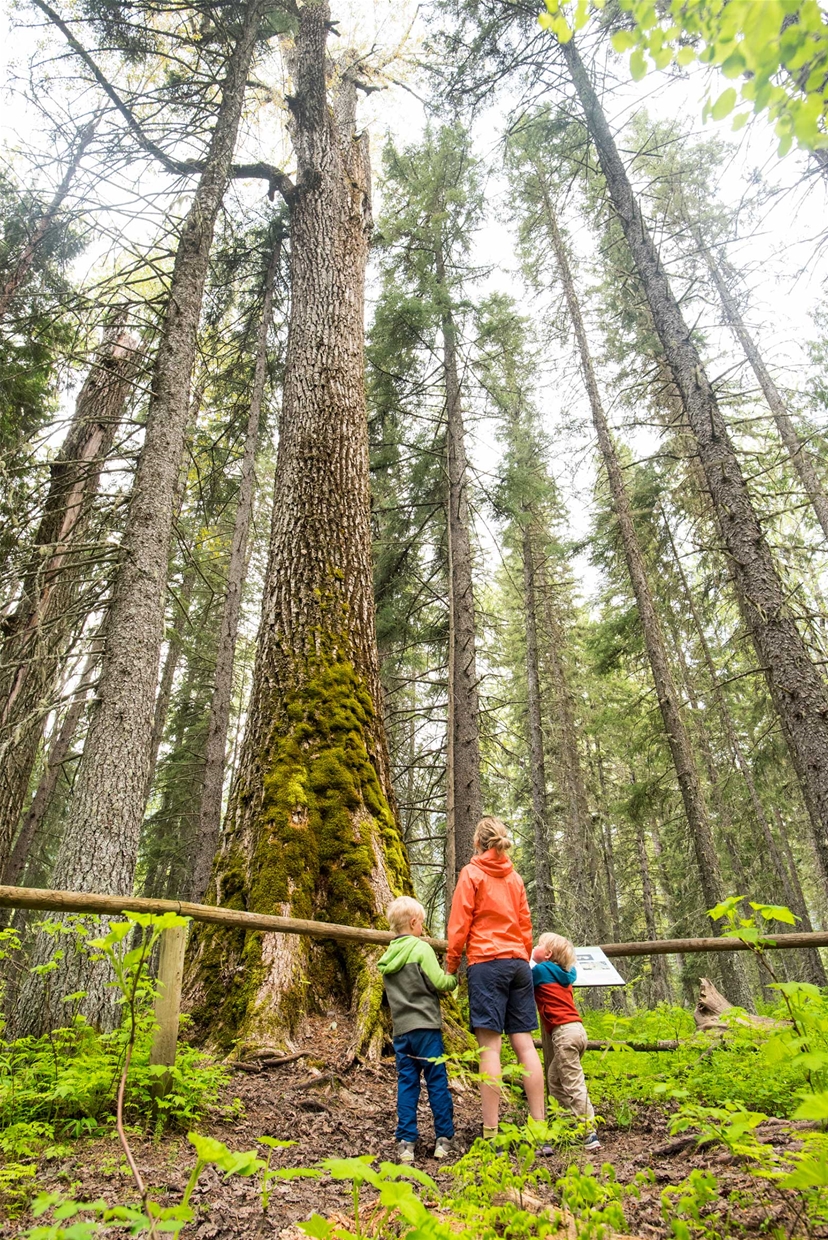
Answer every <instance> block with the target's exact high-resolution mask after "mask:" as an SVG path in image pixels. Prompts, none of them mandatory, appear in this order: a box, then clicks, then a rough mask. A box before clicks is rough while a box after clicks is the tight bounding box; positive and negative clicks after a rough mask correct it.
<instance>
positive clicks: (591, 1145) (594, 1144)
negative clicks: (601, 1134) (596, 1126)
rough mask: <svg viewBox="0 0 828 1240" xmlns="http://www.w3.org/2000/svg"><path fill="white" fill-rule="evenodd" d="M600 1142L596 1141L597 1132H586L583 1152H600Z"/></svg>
mask: <svg viewBox="0 0 828 1240" xmlns="http://www.w3.org/2000/svg"><path fill="white" fill-rule="evenodd" d="M600 1148H601V1142H600V1141H599V1140H598V1133H597V1132H588V1133H587V1135H586V1138H585V1140H584V1149H585V1150H600Z"/></svg>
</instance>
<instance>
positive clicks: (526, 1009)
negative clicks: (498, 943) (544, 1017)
mask: <svg viewBox="0 0 828 1240" xmlns="http://www.w3.org/2000/svg"><path fill="white" fill-rule="evenodd" d="M468 979H469V1024H470V1025H471V1027H472V1029H491V1030H493V1031H494V1032H495V1033H531V1032H532V1031H533V1030H534V1029H537V1027H538V1009H537V1008H536V1007H535V988H534V986H533V985H532V970H531V969H530V968H529V963H528V961H526V960H515V959H510V960H482V961H481V962H480V963H479V964H470V965H469V971H468Z"/></svg>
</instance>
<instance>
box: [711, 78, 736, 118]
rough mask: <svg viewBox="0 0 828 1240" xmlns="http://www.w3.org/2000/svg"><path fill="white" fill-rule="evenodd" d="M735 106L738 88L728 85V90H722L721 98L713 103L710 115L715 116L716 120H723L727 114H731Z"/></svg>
mask: <svg viewBox="0 0 828 1240" xmlns="http://www.w3.org/2000/svg"><path fill="white" fill-rule="evenodd" d="M735 107H736V89H735V87H733V86H728V88H727V90H724V91H722V93H721V94H720V95H719V98H718V99H717V100H716V102H715V103H714V104H713V107H712V108H711V111H710V115H711V116H712V117H713V120H714V121H723V120H724V118H725V117H726V116H729V115H730V113H731V112H732V111H733V109H734V108H735Z"/></svg>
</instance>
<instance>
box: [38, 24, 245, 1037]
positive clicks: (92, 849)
mask: <svg viewBox="0 0 828 1240" xmlns="http://www.w3.org/2000/svg"><path fill="white" fill-rule="evenodd" d="M264 8H265V0H249V3H248V5H247V6H246V8H245V10H244V16H243V20H242V24H241V29H240V31H239V35H238V38H237V42H236V44H235V46H234V48H233V51H232V53H231V55H230V57H229V61H228V66H227V75H226V77H225V80H224V83H223V87H222V101H221V105H220V107H219V111H218V116H217V119H216V124H215V127H214V129H213V132H212V135H211V138H210V144H209V147H208V151H207V156H206V159H205V161H204V168H203V171H202V173H201V176H200V178H199V182H198V186H197V188H196V190H195V193H194V195H193V200H192V203H191V205H190V208H189V211H188V212H187V216H186V219H185V221H184V225H183V228H182V231H181V235H180V237H179V242H178V248H177V251H176V257H175V264H174V267H173V275H172V280H171V284H170V295H169V301H168V306H167V311H166V315H165V318H164V322H163V325H162V328H161V335H160V343H159V348H158V353H157V355H156V359H155V365H154V370H153V377H152V389H151V395H150V403H149V411H148V417H147V427H146V433H145V438H144V446H143V449H142V452H141V456H140V459H139V462H138V468H137V470H136V475H135V482H134V484H133V491H132V498H131V501H130V506H129V512H128V515H127V520H126V527H125V530H124V538H123V544H122V549H121V557H120V562H119V568H118V573H117V577H116V581H115V586H114V591H113V599H112V604H111V610H110V614H109V622H108V626H107V633H106V647H105V650H104V657H103V664H102V670H101V679H100V685H99V689H98V693H97V695H96V699H95V702H94V704H93V708H92V714H91V719H90V724H89V732H88V734H87V738H86V744H85V746H84V751H83V756H82V759H81V763H80V768H79V770H78V775H77V778H76V780H75V786H74V790H73V794H72V797H71V800H70V803H69V809H68V816H67V824H66V832H65V835H64V839H63V843H62V846H61V849H60V852H59V854H58V859H57V865H56V869H55V875H54V881H55V882H56V883H57V884H58V885H59V886H62V887H65V888H72V889H74V890H80V891H83V890H89V889H90V888H94V887H97V888H98V889H100V887H101V886H102V885H103V886H105V887H106V888H107V889H108V890H109V891H110V892H112V893H114V894H118V895H120V894H125V893H128V892H131V890H132V885H133V879H134V874H135V863H136V859H137V853H138V843H139V838H140V832H141V823H142V820H143V815H144V807H145V801H146V792H147V774H148V771H149V765H150V745H151V738H152V725H153V711H154V703H155V690H156V683H157V676H158V661H159V656H160V651H161V644H162V640H163V627H164V601H165V595H166V581H167V571H168V559H169V545H170V536H171V532H172V521H173V512H174V507H175V495H176V488H177V483H178V478H179V471H180V466H181V459H182V455H183V451H184V438H185V430H186V426H187V418H188V411H189V390H190V381H191V376H192V370H193V362H194V359H195V346H196V331H197V328H198V321H199V316H200V313H201V303H202V297H203V293H204V283H205V280H206V277H207V268H208V261H209V254H210V247H211V244H212V239H213V230H214V228H215V223H216V218H217V215H218V212H219V208H220V206H221V202H222V199H223V197H224V193H225V190H226V188H227V183H228V178H229V175H230V165H231V160H232V157H233V150H234V147H235V143H236V136H237V133H238V127H239V121H240V118H241V112H242V107H243V104H244V97H245V88H246V83H247V79H248V76H249V71H250V65H251V63H252V59H253V54H254V50H255V46H256V39H257V35H258V30H259V25H260V20H261V15H262V13H263V12H264ZM48 951H49V945H48V944H46V943H45V942H43V943H42V944H41V946H40V948H39V949H38V951H37V952H36V957H37V959H38V960H39V959H40V958H41V955H42V954H43V953H46V952H48ZM107 982H108V978H107V974H106V970H104V969H102V968H101V967H100V966H91V967H90V965H89V963H88V960H87V958H86V957H85V956H83V955H78V956H76V957H67V958H66V959H65V960H64V961H63V962H62V964H61V967H60V969H59V970H58V971H57V972H56V973H54V974H52V976H51V984H52V986H53V988H56V989H59V990H61V991H62V992H67V991H75V990H79V989H80V990H85V991H86V998H85V999H84V1001H83V1005H82V1006H83V1011H84V1014H85V1015H86V1016H87V1018H88V1019H89V1020H90V1021H91V1022H92V1023H94V1024H97V1025H101V1026H103V1027H108V1026H109V1027H111V1026H112V1025H113V1024H114V1023H115V1022H116V1020H117V1018H118V1008H117V1004H116V1002H115V996H114V992H113V990H112V988H111V987H109V986H108V985H107ZM40 992H41V983H40V981H39V979H37V978H36V977H34V976H32V977H31V978H30V980H29V982H27V985H26V987H25V988H24V991H23V993H22V994H21V998H20V1003H19V1005H18V1012H17V1019H18V1027H19V1029H20V1030H21V1031H23V1030H25V1031H26V1032H31V1033H34V1032H37V1031H39V1030H40V1028H41V1027H42V1016H43V1005H42V1003H41V1002H40V997H39V996H40Z"/></svg>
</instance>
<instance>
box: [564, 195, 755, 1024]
mask: <svg viewBox="0 0 828 1240" xmlns="http://www.w3.org/2000/svg"><path fill="white" fill-rule="evenodd" d="M543 185H544V194H545V202H544V207H545V217H546V224H547V230H548V234H549V239H550V242H551V244H552V248H553V250H554V253H555V257H556V260H557V264H558V269H559V272H560V276H561V281H562V284H563V288H564V295H565V297H566V302H567V307H568V310H569V317H570V319H571V321H572V324H573V328H574V331H575V337H576V340H577V343H578V353H579V356H580V362H581V370H582V373H583V376H584V382H585V385H586V389H587V395H588V397H589V403H590V408H591V411H592V420H593V423H594V425H595V430H596V433H597V436H598V445H599V448H600V451H601V456H602V458H603V461H604V468H605V469H606V471H607V479H608V481H609V487H610V494H611V496H612V506H613V510H614V512H615V516H616V520H617V522H618V530H619V533H620V536H621V543H622V546H623V548H624V557H625V559H626V562H627V571H628V572H629V575H630V581H631V584H632V588H633V593H634V595H635V599H636V603H637V605H638V613H639V617H640V620H641V628H642V632H643V635H644V645H645V648H646V651H647V658H648V660H649V663H650V668H651V670H652V674H653V682H654V684H655V689H656V695H657V697H658V704H659V709H660V711H661V717H662V720H663V723H664V730H665V732H666V734H667V742H668V745H669V748H670V754H671V756H672V759H673V765H674V766H675V770H676V777H677V779H678V783H679V788H680V789H681V796H682V801H683V802H684V812H685V814H686V817H687V823H688V826H689V828H690V834H691V836H692V840H693V848H694V851H695V855H696V864H697V866H698V872H699V881H700V884H701V889H702V894H703V896H704V899H705V903H706V905H707V907H708V908H712V907H713V906H714V905H716V904H719V903H720V902H721V900H722V898H723V896H724V888H723V885H722V875H721V870H720V868H719V859H718V855H717V853H716V846H715V844H714V842H713V833H712V831H711V829H710V821H709V819H708V815H707V807H706V805H705V802H704V794H703V792H702V788H701V784H700V782H699V776H698V771H697V769H696V763H695V758H694V755H693V750H692V747H691V744H690V737H689V736H688V733H687V728H686V727H685V723H684V717H683V715H682V710H681V702H680V700H679V695H678V690H677V688H676V684H675V680H674V678H673V673H672V669H671V667H670V663H669V660H668V658H667V649H666V645H665V641H664V634H663V632H662V629H661V623H660V621H659V617H658V613H657V611H656V608H655V603H654V600H653V596H652V593H651V591H650V585H649V581H648V580H647V573H646V568H645V565H644V557H643V555H642V552H641V547H640V544H639V542H638V536H637V534H636V531H635V525H634V523H633V517H632V510H631V507H630V501H629V496H628V495H627V489H626V485H625V482H624V475H623V473H622V471H621V465H620V462H619V460H618V454H617V451H616V448H615V443H614V442H613V438H612V435H611V433H610V429H609V425H608V423H607V419H606V415H605V414H604V409H603V406H602V404H601V397H600V395H599V392H598V383H597V381H596V378H595V371H594V369H593V366H592V358H591V356H590V351H589V344H588V342H587V337H586V331H585V328H584V323H583V319H582V317H581V310H580V306H579V303H578V297H577V294H576V292H575V284H574V281H573V279H572V273H571V270H570V267H569V260H568V258H567V254H566V249H565V246H564V242H563V238H562V236H561V233H560V229H559V228H558V223H557V220H556V218H555V211H554V208H553V205H552V201H551V199H550V197H549V194H548V190H547V188H546V183H545V181H544V182H543ZM722 974H723V978H724V981H725V985H726V986H727V988H728V991H729V993H732V994H733V995H734V996H736V999H735V1002H736V1003H737V1004H738V1005H739V1006H740V1007H750V1006H752V1000H751V997H750V991H749V990H748V987H747V980H746V978H745V975H744V970H743V967H742V966H741V964H739V963H737V962H735V961H731V960H727V961H724V962H723V963H722Z"/></svg>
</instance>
